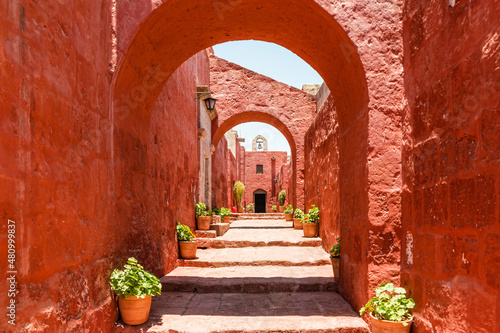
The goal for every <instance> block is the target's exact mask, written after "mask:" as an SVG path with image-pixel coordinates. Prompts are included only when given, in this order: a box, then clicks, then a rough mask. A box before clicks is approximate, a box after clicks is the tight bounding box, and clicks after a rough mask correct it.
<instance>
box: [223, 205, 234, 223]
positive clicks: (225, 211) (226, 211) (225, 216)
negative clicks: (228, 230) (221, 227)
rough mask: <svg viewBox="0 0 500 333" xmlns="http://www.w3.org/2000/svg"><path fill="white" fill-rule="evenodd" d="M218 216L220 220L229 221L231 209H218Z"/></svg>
mask: <svg viewBox="0 0 500 333" xmlns="http://www.w3.org/2000/svg"><path fill="white" fill-rule="evenodd" d="M220 217H221V218H222V222H224V223H231V210H230V209H229V208H224V207H222V208H221V209H220Z"/></svg>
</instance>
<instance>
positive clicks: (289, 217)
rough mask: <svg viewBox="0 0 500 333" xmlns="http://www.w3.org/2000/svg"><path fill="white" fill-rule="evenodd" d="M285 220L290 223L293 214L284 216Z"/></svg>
mask: <svg viewBox="0 0 500 333" xmlns="http://www.w3.org/2000/svg"><path fill="white" fill-rule="evenodd" d="M285 220H286V221H292V220H293V214H285Z"/></svg>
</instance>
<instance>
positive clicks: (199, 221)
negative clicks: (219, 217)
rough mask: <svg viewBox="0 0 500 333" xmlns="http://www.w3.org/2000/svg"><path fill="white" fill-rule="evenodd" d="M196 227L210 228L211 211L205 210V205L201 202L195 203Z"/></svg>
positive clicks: (201, 228) (199, 228) (200, 228)
mask: <svg viewBox="0 0 500 333" xmlns="http://www.w3.org/2000/svg"><path fill="white" fill-rule="evenodd" d="M195 214H196V227H197V229H198V230H210V222H211V221H212V213H211V212H209V211H207V206H206V205H205V204H204V203H203V202H198V203H197V204H196V205H195Z"/></svg>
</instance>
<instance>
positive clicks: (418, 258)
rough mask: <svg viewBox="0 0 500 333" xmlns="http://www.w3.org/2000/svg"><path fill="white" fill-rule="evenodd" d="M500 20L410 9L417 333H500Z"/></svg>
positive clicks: (410, 252) (478, 10) (407, 259)
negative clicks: (499, 276)
mask: <svg viewBox="0 0 500 333" xmlns="http://www.w3.org/2000/svg"><path fill="white" fill-rule="evenodd" d="M499 20H500V13H499V11H498V4H497V3H495V2H492V1H483V2H477V1H457V2H456V3H455V5H454V6H450V5H449V4H448V2H438V1H431V2H427V1H405V11H404V54H405V57H404V59H405V63H404V66H405V89H406V93H407V98H408V106H407V108H406V109H405V117H404V123H403V124H404V126H403V129H404V141H403V142H404V150H403V170H402V171H403V186H404V187H403V189H404V191H403V195H402V198H403V201H402V212H403V216H402V227H403V231H404V237H403V249H404V251H403V253H402V256H401V266H402V275H401V278H402V283H403V284H404V285H405V286H406V287H408V289H409V290H410V291H411V294H412V296H413V297H414V298H415V300H416V302H417V307H416V311H415V312H416V323H415V326H414V329H413V331H414V332H448V331H450V332H451V331H453V332H498V331H499V330H500V321H499V318H500V305H499V304H500V292H499V291H500V283H499V281H500V280H499V279H498V274H499V272H500V236H499V235H500V220H499V212H500V211H499V207H500V195H499V193H500V111H499V110H500V71H499V70H500V46H499V45H500V35H499V32H498V31H499V23H498V22H499Z"/></svg>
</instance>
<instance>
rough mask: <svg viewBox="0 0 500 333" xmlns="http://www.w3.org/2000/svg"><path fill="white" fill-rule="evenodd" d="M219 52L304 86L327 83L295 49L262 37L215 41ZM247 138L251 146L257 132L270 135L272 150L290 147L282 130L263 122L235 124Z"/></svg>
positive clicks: (217, 53)
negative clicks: (292, 49) (265, 40)
mask: <svg viewBox="0 0 500 333" xmlns="http://www.w3.org/2000/svg"><path fill="white" fill-rule="evenodd" d="M213 48H214V52H215V55H216V56H218V57H220V58H224V59H226V60H228V61H231V62H234V63H236V64H238V65H240V66H243V67H245V68H248V69H250V70H252V71H254V72H257V73H260V74H263V75H266V76H269V77H271V78H273V79H274V80H277V81H280V82H283V83H286V84H288V85H290V86H293V87H296V88H299V89H302V85H303V84H315V83H323V79H322V78H321V76H319V74H318V73H317V72H316V71H315V70H314V69H313V68H312V67H311V66H309V65H308V64H307V63H306V62H305V61H303V60H302V59H301V58H299V57H298V56H297V55H295V54H294V53H293V52H291V51H289V50H287V49H285V48H283V47H281V46H279V45H276V44H272V43H266V42H261V41H236V42H228V43H224V44H219V45H215V46H214V47H213ZM234 129H235V130H237V131H238V135H240V137H243V138H245V139H246V142H245V148H246V149H247V150H251V145H252V140H253V138H254V137H256V136H257V135H259V134H260V135H262V136H264V137H265V138H267V139H268V143H269V150H277V151H287V152H288V153H290V147H289V145H288V142H287V141H286V139H285V137H284V136H283V134H281V132H279V131H278V130H276V129H275V128H274V127H272V126H269V125H267V124H263V123H256V122H253V123H246V124H241V125H238V126H236V127H235V128H234Z"/></svg>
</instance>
